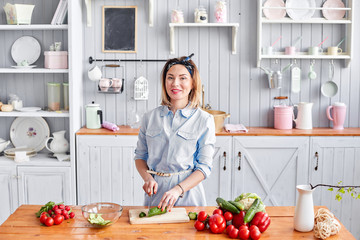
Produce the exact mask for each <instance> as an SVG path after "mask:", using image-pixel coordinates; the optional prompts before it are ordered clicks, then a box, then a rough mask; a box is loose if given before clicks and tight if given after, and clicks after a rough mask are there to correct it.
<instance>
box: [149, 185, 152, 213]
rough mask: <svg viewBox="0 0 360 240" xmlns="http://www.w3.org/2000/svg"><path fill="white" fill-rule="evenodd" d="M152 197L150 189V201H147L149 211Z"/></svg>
mask: <svg viewBox="0 0 360 240" xmlns="http://www.w3.org/2000/svg"><path fill="white" fill-rule="evenodd" d="M152 196H153V194H152V189H151V190H150V196H149V198H150V200H149V204H148V210H150V208H151V203H152Z"/></svg>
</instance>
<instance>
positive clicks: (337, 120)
mask: <svg viewBox="0 0 360 240" xmlns="http://www.w3.org/2000/svg"><path fill="white" fill-rule="evenodd" d="M331 109H332V116H331V113H330V111H331ZM326 115H327V117H328V119H329V120H330V121H333V129H337V130H341V129H344V122H345V117H346V105H345V104H344V103H334V105H333V106H328V107H327V109H326Z"/></svg>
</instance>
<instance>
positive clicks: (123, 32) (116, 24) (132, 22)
mask: <svg viewBox="0 0 360 240" xmlns="http://www.w3.org/2000/svg"><path fill="white" fill-rule="evenodd" d="M102 9H103V19H102V23H103V24H102V51H103V52H122V53H134V52H136V35H137V34H136V29H137V27H136V25H137V22H136V19H137V17H136V16H137V6H103V8H102Z"/></svg>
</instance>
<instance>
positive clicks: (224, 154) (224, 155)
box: [223, 152, 226, 171]
mask: <svg viewBox="0 0 360 240" xmlns="http://www.w3.org/2000/svg"><path fill="white" fill-rule="evenodd" d="M223 157H224V167H223V169H224V171H226V152H224V153H223Z"/></svg>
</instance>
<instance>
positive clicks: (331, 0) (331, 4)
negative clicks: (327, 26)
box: [322, 0, 346, 20]
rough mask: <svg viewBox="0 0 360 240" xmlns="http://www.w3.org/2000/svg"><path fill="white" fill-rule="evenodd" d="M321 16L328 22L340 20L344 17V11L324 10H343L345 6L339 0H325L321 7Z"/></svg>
mask: <svg viewBox="0 0 360 240" xmlns="http://www.w3.org/2000/svg"><path fill="white" fill-rule="evenodd" d="M323 8H324V9H323V10H322V14H323V15H324V18H326V19H328V20H340V19H343V17H344V16H345V13H346V11H345V10H328V9H326V8H345V5H344V3H343V2H342V1H340V0H327V1H326V2H325V3H324V5H323Z"/></svg>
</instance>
